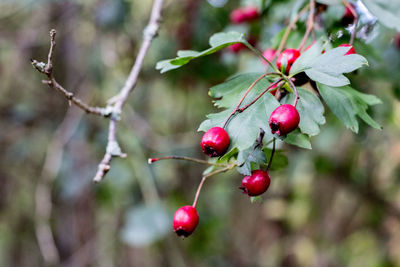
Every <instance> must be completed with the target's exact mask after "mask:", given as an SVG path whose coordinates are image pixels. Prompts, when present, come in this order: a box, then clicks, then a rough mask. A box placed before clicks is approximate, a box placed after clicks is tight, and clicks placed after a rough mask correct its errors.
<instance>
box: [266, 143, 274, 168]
mask: <svg viewBox="0 0 400 267" xmlns="http://www.w3.org/2000/svg"><path fill="white" fill-rule="evenodd" d="M274 154H275V137H274V138H273V144H272V152H271V157H270V158H269V161H268V166H267V171H268V170H269V168H270V167H271V165H272V159H273V158H274Z"/></svg>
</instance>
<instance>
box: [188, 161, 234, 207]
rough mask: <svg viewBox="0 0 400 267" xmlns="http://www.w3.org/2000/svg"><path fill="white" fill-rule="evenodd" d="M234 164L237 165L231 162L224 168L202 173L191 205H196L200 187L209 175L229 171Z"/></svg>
mask: <svg viewBox="0 0 400 267" xmlns="http://www.w3.org/2000/svg"><path fill="white" fill-rule="evenodd" d="M236 166H237V164H236V163H234V164H231V165H228V166H226V167H225V168H222V169H219V170H216V171H213V172H210V173H209V174H206V175H204V176H203V178H201V181H200V184H199V186H198V187H197V191H196V195H195V197H194V201H193V205H192V206H193V207H194V208H195V207H196V205H197V200H198V199H199V195H200V191H201V188H202V187H203V184H204V182H205V181H206V180H207V178H209V177H211V176H214V175H216V174H218V173H221V172H226V171H229V170H231V169H233V168H235V167H236Z"/></svg>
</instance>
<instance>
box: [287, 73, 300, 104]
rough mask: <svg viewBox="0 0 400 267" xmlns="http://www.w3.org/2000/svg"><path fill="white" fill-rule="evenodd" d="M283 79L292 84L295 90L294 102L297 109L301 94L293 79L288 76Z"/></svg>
mask: <svg viewBox="0 0 400 267" xmlns="http://www.w3.org/2000/svg"><path fill="white" fill-rule="evenodd" d="M283 78H284V79H285V80H286V81H287V82H288V83H289V84H290V86H291V87H292V88H293V91H294V93H295V94H296V98H295V100H294V103H293V106H294V107H296V106H297V101H298V100H299V92H297V88H296V86H295V85H294V83H293V81H292V79H290V78H287V77H286V76H283Z"/></svg>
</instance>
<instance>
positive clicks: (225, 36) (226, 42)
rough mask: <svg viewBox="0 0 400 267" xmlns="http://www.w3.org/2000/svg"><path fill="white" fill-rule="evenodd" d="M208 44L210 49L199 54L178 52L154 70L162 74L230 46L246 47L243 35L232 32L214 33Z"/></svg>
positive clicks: (246, 43)
mask: <svg viewBox="0 0 400 267" xmlns="http://www.w3.org/2000/svg"><path fill="white" fill-rule="evenodd" d="M209 43H210V48H208V49H206V50H203V51H201V52H198V51H193V50H181V51H178V53H177V57H176V58H173V59H166V60H162V61H159V62H158V63H157V65H156V69H158V70H160V71H161V73H164V72H167V71H169V70H173V69H176V68H179V67H181V66H183V65H185V64H187V63H189V62H190V61H191V60H193V59H195V58H198V57H203V56H207V55H210V54H212V53H215V52H217V51H219V50H221V49H223V48H225V47H227V46H230V45H232V44H235V43H243V44H245V45H248V42H247V40H246V39H245V38H244V34H242V33H239V32H233V31H232V32H221V33H216V34H214V35H213V36H211V38H210V41H209Z"/></svg>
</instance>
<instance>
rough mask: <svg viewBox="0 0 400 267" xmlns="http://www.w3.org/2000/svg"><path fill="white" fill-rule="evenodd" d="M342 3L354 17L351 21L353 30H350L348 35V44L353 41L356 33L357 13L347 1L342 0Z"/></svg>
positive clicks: (351, 43)
mask: <svg viewBox="0 0 400 267" xmlns="http://www.w3.org/2000/svg"><path fill="white" fill-rule="evenodd" d="M343 3H344V4H345V5H346V7H347V8H348V9H349V10H350V11H351V13H352V14H353V17H354V21H353V27H354V29H353V31H352V32H351V36H350V45H353V42H354V38H355V37H356V33H357V24H358V14H357V12H356V10H355V9H354V7H353V5H352V4H350V3H349V2H347V1H346V0H343Z"/></svg>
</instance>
